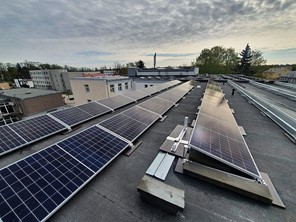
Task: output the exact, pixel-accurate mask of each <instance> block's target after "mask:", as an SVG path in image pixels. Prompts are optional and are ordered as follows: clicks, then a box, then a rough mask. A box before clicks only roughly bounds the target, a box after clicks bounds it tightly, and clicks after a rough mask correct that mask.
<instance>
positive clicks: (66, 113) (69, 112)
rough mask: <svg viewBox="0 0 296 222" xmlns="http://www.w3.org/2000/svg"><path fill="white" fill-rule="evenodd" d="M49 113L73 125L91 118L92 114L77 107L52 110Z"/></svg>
mask: <svg viewBox="0 0 296 222" xmlns="http://www.w3.org/2000/svg"><path fill="white" fill-rule="evenodd" d="M50 114H51V115H53V116H54V117H56V118H58V119H59V120H61V121H62V122H64V123H66V124H67V125H68V126H74V125H77V124H79V123H82V122H85V121H87V120H89V119H92V118H93V116H92V115H90V114H88V113H86V112H84V111H82V110H80V109H78V108H77V107H72V108H69V109H65V110H60V111H56V112H52V113H50Z"/></svg>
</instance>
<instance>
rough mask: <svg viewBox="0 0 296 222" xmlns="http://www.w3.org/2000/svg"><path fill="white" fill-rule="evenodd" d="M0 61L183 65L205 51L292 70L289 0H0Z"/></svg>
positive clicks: (295, 19) (294, 7) (294, 18)
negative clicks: (256, 56) (230, 51)
mask: <svg viewBox="0 0 296 222" xmlns="http://www.w3.org/2000/svg"><path fill="white" fill-rule="evenodd" d="M0 3H1V4H0V5H1V10H0V62H3V63H7V62H10V63H17V62H23V61H25V60H27V61H37V62H41V63H50V64H59V65H62V66H63V65H70V66H75V67H92V68H94V67H98V68H100V67H102V66H106V67H114V64H117V63H119V64H126V63H129V62H135V61H138V60H143V61H144V62H145V65H146V67H148V68H149V67H152V66H153V55H154V53H155V52H156V53H157V64H156V65H157V66H158V67H164V66H180V65H190V64H191V62H193V61H194V60H195V58H197V57H198V56H199V54H200V52H201V50H203V49H204V48H211V47H214V46H217V45H219V46H223V47H226V48H230V47H232V48H234V49H235V50H236V52H241V51H242V50H243V49H244V48H245V46H246V45H247V44H248V43H249V45H250V46H251V49H256V50H260V51H261V52H262V53H263V56H264V58H265V59H267V64H292V63H294V64H295V63H296V1H295V0H242V1H241V0H128V1H123V0H103V1H102V0H83V1H81V0H25V1H24V0H0Z"/></svg>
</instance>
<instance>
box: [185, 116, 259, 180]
mask: <svg viewBox="0 0 296 222" xmlns="http://www.w3.org/2000/svg"><path fill="white" fill-rule="evenodd" d="M189 145H190V147H191V148H193V149H195V150H198V151H200V152H202V153H204V154H206V155H208V156H210V157H212V158H214V159H216V160H219V161H221V162H223V163H225V164H227V165H229V166H231V167H233V168H235V169H238V170H240V171H242V172H244V173H246V174H248V175H250V176H252V177H253V178H260V173H259V170H258V168H257V166H256V164H255V161H254V159H253V157H252V155H251V153H250V151H249V148H248V146H247V144H246V142H245V140H244V138H243V137H242V135H241V134H240V132H239V129H238V126H237V125H234V124H228V123H225V122H223V121H221V120H218V119H216V118H212V117H209V116H206V115H204V114H202V113H199V114H198V118H197V121H196V122H195V125H194V129H193V132H192V134H191V137H190V140H189ZM222 149H223V151H222ZM233 156H234V157H235V158H233Z"/></svg>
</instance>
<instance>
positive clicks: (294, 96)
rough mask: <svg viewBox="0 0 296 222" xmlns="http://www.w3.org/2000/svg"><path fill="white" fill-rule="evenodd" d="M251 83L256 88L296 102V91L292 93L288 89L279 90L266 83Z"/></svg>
mask: <svg viewBox="0 0 296 222" xmlns="http://www.w3.org/2000/svg"><path fill="white" fill-rule="evenodd" d="M249 83H250V84H252V85H254V86H256V87H259V88H262V89H265V90H268V91H270V92H272V93H275V94H278V95H281V96H284V97H287V98H288V99H292V100H296V92H294V91H291V90H288V89H279V88H277V87H274V86H270V85H266V84H264V83H259V82H255V81H252V80H250V82H249Z"/></svg>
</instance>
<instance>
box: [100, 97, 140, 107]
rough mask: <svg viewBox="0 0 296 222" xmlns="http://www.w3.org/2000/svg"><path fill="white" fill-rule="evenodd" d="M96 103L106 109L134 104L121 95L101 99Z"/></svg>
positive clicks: (131, 100)
mask: <svg viewBox="0 0 296 222" xmlns="http://www.w3.org/2000/svg"><path fill="white" fill-rule="evenodd" d="M97 102H98V103H101V104H103V105H105V106H107V107H110V108H111V109H117V108H119V107H122V106H125V105H127V104H130V103H133V102H135V101H134V100H133V99H130V98H127V97H125V96H122V95H118V96H114V97H109V98H106V99H101V100H98V101H97Z"/></svg>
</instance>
